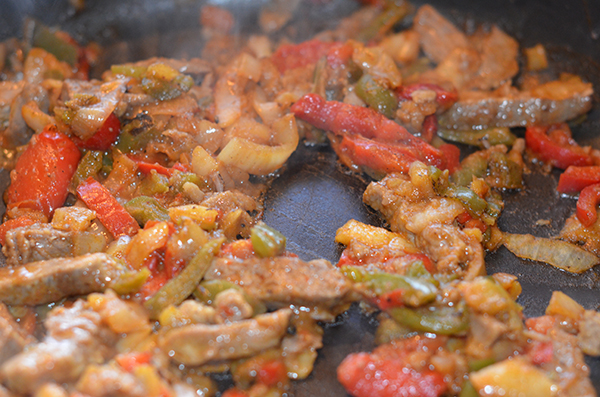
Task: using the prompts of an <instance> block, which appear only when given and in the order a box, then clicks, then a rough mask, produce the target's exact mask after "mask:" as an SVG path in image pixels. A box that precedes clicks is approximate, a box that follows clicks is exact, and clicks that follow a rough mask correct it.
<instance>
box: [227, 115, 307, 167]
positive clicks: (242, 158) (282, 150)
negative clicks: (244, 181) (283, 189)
mask: <svg viewBox="0 0 600 397" xmlns="http://www.w3.org/2000/svg"><path fill="white" fill-rule="evenodd" d="M272 132H273V137H272V141H273V142H274V145H273V146H269V145H264V144H260V143H256V142H252V141H250V140H248V139H245V138H240V137H234V138H232V139H231V140H230V141H229V142H228V143H227V145H225V147H224V148H223V150H222V151H221V153H219V155H218V156H217V159H218V160H219V161H221V162H223V163H224V164H227V165H233V166H236V167H238V168H240V169H242V170H244V171H246V172H248V173H249V174H253V175H267V174H270V173H272V172H273V171H275V170H277V169H278V168H280V167H281V166H282V165H283V163H285V161H286V160H287V159H288V157H290V155H291V154H292V153H293V152H294V150H296V146H298V140H299V138H298V127H297V126H296V119H295V118H294V116H293V115H287V116H285V117H282V118H280V119H278V120H277V121H275V122H274V123H273V130H272Z"/></svg>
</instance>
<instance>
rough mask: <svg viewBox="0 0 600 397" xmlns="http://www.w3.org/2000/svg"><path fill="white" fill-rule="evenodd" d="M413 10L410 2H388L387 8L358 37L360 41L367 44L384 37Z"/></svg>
mask: <svg viewBox="0 0 600 397" xmlns="http://www.w3.org/2000/svg"><path fill="white" fill-rule="evenodd" d="M410 10H411V6H410V4H409V2H408V1H399V2H396V1H388V2H387V5H386V8H385V9H384V10H383V12H382V13H381V14H379V15H378V16H377V18H375V19H374V20H373V21H372V22H371V23H370V24H369V25H368V26H367V27H366V28H364V29H363V30H362V31H361V32H360V33H359V35H358V39H359V40H360V41H363V42H366V41H370V40H373V39H376V38H377V37H380V36H382V35H384V34H385V33H386V32H387V31H389V30H390V29H391V28H392V27H393V26H394V25H395V24H396V23H398V22H399V21H401V20H402V19H404V17H406V16H407V15H408V13H409V12H410Z"/></svg>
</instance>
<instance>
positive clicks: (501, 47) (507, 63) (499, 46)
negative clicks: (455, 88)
mask: <svg viewBox="0 0 600 397" xmlns="http://www.w3.org/2000/svg"><path fill="white" fill-rule="evenodd" d="M472 43H473V46H474V47H475V48H476V49H477V51H478V52H479V54H480V55H481V66H480V67H479V70H478V73H477V76H475V79H474V80H473V81H472V82H470V83H469V84H467V86H466V87H465V88H475V89H480V90H489V89H493V88H498V87H499V86H500V85H501V84H502V83H504V82H506V81H508V80H510V79H511V78H512V77H513V76H515V75H516V74H517V72H518V71H519V64H518V62H517V56H518V55H519V44H518V43H517V41H516V40H515V39H513V38H512V37H510V36H509V35H507V34H506V33H504V32H503V31H502V30H501V29H499V28H498V27H497V26H492V29H491V31H490V33H489V34H482V35H476V36H474V37H473V38H472Z"/></svg>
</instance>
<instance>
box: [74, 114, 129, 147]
mask: <svg viewBox="0 0 600 397" xmlns="http://www.w3.org/2000/svg"><path fill="white" fill-rule="evenodd" d="M120 133H121V122H120V121H119V118H118V117H117V116H116V115H115V114H114V113H111V114H110V115H109V116H108V117H107V118H106V120H105V121H104V123H103V124H102V126H101V127H100V129H99V130H98V131H96V132H95V133H94V135H92V136H91V137H89V138H88V139H85V140H82V139H81V138H79V137H76V136H73V137H71V139H72V140H73V142H74V143H75V145H77V147H79V148H81V149H88V150H103V151H106V150H108V149H110V147H111V146H112V145H113V144H114V143H115V142H116V141H117V138H118V137H119V134H120Z"/></svg>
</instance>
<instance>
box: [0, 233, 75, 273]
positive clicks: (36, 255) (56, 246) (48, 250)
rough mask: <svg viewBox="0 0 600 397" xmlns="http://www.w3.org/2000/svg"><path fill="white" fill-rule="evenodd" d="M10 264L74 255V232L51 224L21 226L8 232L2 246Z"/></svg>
mask: <svg viewBox="0 0 600 397" xmlns="http://www.w3.org/2000/svg"><path fill="white" fill-rule="evenodd" d="M2 253H3V254H4V255H5V256H6V263H7V264H8V265H10V266H18V265H23V264H25V263H29V262H36V261H43V260H46V259H52V258H63V257H71V256H73V232H68V231H62V230H57V229H54V228H53V227H52V226H51V225H49V224H35V225H31V226H25V227H19V228H16V229H13V230H10V231H9V232H8V233H6V244H4V246H3V247H2Z"/></svg>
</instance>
